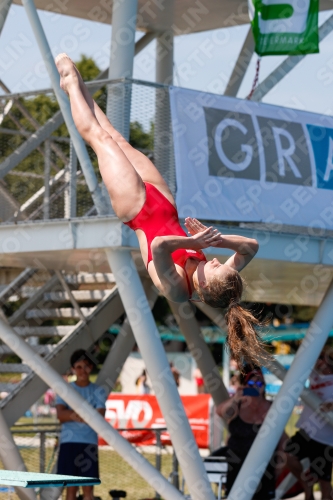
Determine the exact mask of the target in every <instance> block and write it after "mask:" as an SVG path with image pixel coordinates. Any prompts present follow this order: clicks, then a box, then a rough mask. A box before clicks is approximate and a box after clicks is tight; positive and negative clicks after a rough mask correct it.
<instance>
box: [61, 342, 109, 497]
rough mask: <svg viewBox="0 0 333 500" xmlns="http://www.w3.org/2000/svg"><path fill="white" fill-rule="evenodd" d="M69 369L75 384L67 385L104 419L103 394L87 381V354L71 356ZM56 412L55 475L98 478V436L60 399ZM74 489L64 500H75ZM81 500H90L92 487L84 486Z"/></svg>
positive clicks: (90, 364)
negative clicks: (58, 435)
mask: <svg viewBox="0 0 333 500" xmlns="http://www.w3.org/2000/svg"><path fill="white" fill-rule="evenodd" d="M70 361H71V366H72V370H73V373H74V374H75V375H76V380H75V381H74V382H71V383H70V385H71V386H72V387H73V388H74V389H75V390H76V391H77V392H78V393H79V394H80V395H81V396H82V397H83V398H84V399H85V400H86V401H87V402H88V403H89V404H90V405H91V406H93V407H94V408H96V410H97V411H98V412H99V413H100V414H101V415H102V416H104V414H105V401H106V393H105V390H104V389H103V388H102V387H99V386H98V385H96V384H93V383H92V382H90V380H89V376H90V373H91V371H92V369H93V367H94V363H93V362H92V361H91V359H90V358H89V356H88V354H87V353H86V351H84V350H83V349H79V350H77V351H75V352H74V353H73V354H72V356H71V360H70ZM56 410H57V416H58V419H59V421H60V422H61V434H60V450H59V457H58V470H57V472H58V474H65V475H71V476H82V477H96V478H98V477H99V467H98V447H97V444H98V443H97V439H98V438H97V434H96V432H95V431H94V430H93V429H92V428H91V427H89V425H88V424H86V423H85V422H84V421H83V420H82V418H81V417H80V416H79V415H78V414H77V413H76V412H75V409H72V408H70V407H69V406H68V405H67V403H66V402H65V401H64V400H63V399H61V398H60V397H59V396H57V398H56ZM77 489H78V487H77V486H70V487H69V488H67V491H66V500H75V499H76V493H77ZM82 489H83V499H84V500H93V498H94V496H93V486H83V487H82Z"/></svg>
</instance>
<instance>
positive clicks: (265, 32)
mask: <svg viewBox="0 0 333 500" xmlns="http://www.w3.org/2000/svg"><path fill="white" fill-rule="evenodd" d="M248 1H249V14H250V19H251V24H252V31H253V36H254V40H255V51H256V52H257V54H259V55H260V56H268V55H300V54H312V53H315V52H319V39H318V10H319V0H248Z"/></svg>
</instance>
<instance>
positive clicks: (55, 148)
mask: <svg viewBox="0 0 333 500" xmlns="http://www.w3.org/2000/svg"><path fill="white" fill-rule="evenodd" d="M0 87H1V88H2V89H3V90H4V91H5V92H6V94H10V90H9V88H8V87H7V85H5V83H4V82H3V81H2V80H0ZM14 104H15V106H16V107H17V108H18V109H19V110H20V111H21V113H22V115H23V116H24V117H25V118H26V119H27V120H28V122H29V123H30V124H31V125H32V126H33V127H34V129H35V130H38V129H39V128H40V123H38V121H37V120H35V118H34V117H33V116H32V115H31V114H30V113H29V111H28V110H27V108H26V107H25V106H24V105H23V104H22V102H21V101H20V100H19V99H14ZM18 126H19V128H20V130H23V131H24V128H23V127H22V125H21V124H20V122H18ZM30 134H31V133H30V132H28V135H30ZM51 149H52V151H54V152H55V153H56V155H57V156H58V157H59V158H60V159H61V160H62V161H63V162H64V163H65V164H66V163H67V156H66V155H65V153H64V152H63V151H62V149H61V148H60V147H59V146H58V145H57V144H55V143H54V142H53V141H52V142H51ZM52 166H53V168H55V169H56V170H57V171H58V170H59V169H58V165H57V164H56V163H52Z"/></svg>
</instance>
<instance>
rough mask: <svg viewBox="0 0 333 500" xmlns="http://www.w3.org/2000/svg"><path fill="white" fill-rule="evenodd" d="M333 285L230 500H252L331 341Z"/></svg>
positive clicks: (247, 459)
mask: <svg viewBox="0 0 333 500" xmlns="http://www.w3.org/2000/svg"><path fill="white" fill-rule="evenodd" d="M332 304H333V281H332V282H331V284H330V286H329V288H328V290H327V292H326V294H325V296H324V298H323V301H322V303H321V305H320V307H319V309H318V311H317V313H316V315H315V317H314V319H313V320H312V322H311V324H310V327H309V329H308V332H307V334H306V336H305V338H304V340H303V342H302V344H301V346H300V347H299V349H298V351H297V353H296V356H295V359H294V361H293V363H292V365H291V367H290V369H289V370H288V373H287V375H286V377H285V380H284V383H283V385H282V387H281V389H280V391H279V393H278V395H277V397H276V398H275V400H274V403H273V404H272V406H271V407H270V409H269V411H268V413H267V416H266V418H265V421H264V423H263V424H262V426H261V427H260V430H259V433H258V435H257V437H256V439H255V441H254V443H253V445H252V447H251V450H250V452H249V453H248V455H247V457H246V459H245V462H244V464H243V466H242V468H241V470H240V472H239V474H238V476H237V479H236V481H235V483H234V485H233V487H232V489H231V491H230V493H229V496H228V500H239V499H240V498H242V500H250V499H251V498H252V496H253V493H254V492H255V490H256V488H257V486H258V484H259V482H260V479H261V477H262V475H263V473H264V471H265V469H266V467H267V464H268V462H269V460H270V458H271V456H272V455H273V452H274V450H275V448H276V445H277V444H278V441H279V439H280V437H281V435H282V432H283V430H284V428H285V426H286V424H287V422H288V419H289V417H290V414H291V412H292V410H293V408H294V406H295V404H296V402H297V400H298V398H299V396H300V394H301V392H302V390H303V387H304V383H305V381H306V379H307V378H308V377H309V375H310V373H311V370H312V368H313V366H314V364H315V362H316V360H317V358H318V356H319V354H320V352H321V350H322V348H323V346H324V345H325V342H326V340H327V336H328V334H329V332H330V330H331V328H332V323H333V311H332Z"/></svg>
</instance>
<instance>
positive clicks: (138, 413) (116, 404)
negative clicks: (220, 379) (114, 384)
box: [99, 394, 211, 448]
mask: <svg viewBox="0 0 333 500" xmlns="http://www.w3.org/2000/svg"><path fill="white" fill-rule="evenodd" d="M181 400H182V402H183V405H184V408H185V412H186V415H187V417H188V419H189V423H190V426H191V428H192V431H193V434H194V437H195V440H196V442H197V445H198V446H199V448H208V446H209V409H210V405H211V397H210V395H209V394H198V395H197V396H181ZM178 418H179V417H178V415H177V413H176V411H175V425H176V424H177V421H178ZM105 419H106V420H107V421H108V422H110V424H111V425H112V426H113V427H114V428H115V429H131V430H128V431H127V430H126V431H121V434H122V435H123V437H124V438H126V439H127V440H128V441H130V442H131V443H135V444H136V445H139V446H147V445H151V444H156V436H155V433H154V432H150V431H140V430H139V429H140V428H141V429H143V428H145V429H158V428H163V427H166V425H165V420H164V417H163V415H162V412H161V410H160V407H159V405H158V402H157V399H156V397H155V396H151V395H142V396H137V395H129V394H110V396H109V397H108V399H107V401H106V413H105ZM132 429H135V431H134V430H132ZM136 429H138V430H136ZM161 441H162V444H166V445H167V444H171V441H170V436H169V433H168V432H166V431H165V432H162V433H161ZM99 444H100V445H103V444H106V443H105V441H103V440H102V439H100V441H99Z"/></svg>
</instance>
